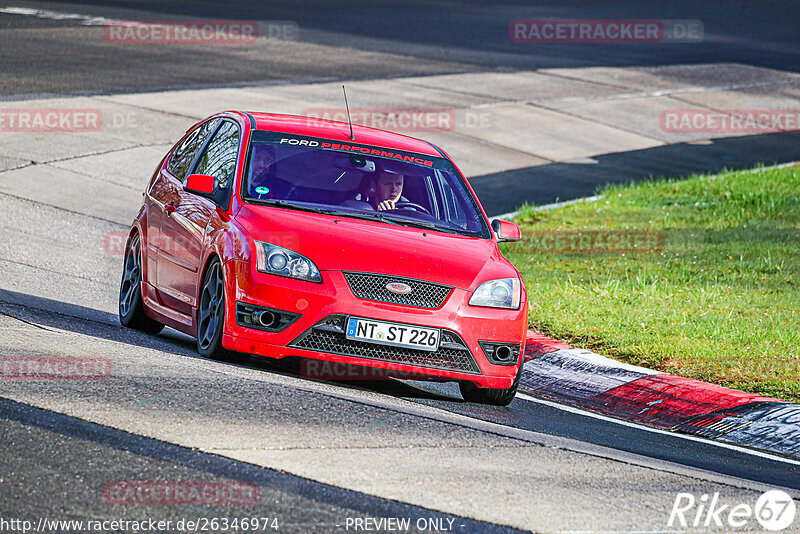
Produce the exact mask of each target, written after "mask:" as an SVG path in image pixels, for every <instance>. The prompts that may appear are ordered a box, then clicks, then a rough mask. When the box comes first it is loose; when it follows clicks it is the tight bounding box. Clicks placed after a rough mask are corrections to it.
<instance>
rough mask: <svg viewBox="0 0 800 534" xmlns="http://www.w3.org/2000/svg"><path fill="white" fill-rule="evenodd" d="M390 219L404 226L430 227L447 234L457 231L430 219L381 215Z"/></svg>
mask: <svg viewBox="0 0 800 534" xmlns="http://www.w3.org/2000/svg"><path fill="white" fill-rule="evenodd" d="M383 217H385V218H386V219H388V220H390V221H394V222H396V223H397V224H403V225H406V226H414V227H417V228H430V229H432V230H437V231H439V232H447V233H448V234H457V233H459V232H458V231H456V230H454V229H451V228H443V227H441V226H439V225H438V224H436V223H434V222H430V221H418V220H416V219H406V218H405V217H386V216H385V215H384V216H383Z"/></svg>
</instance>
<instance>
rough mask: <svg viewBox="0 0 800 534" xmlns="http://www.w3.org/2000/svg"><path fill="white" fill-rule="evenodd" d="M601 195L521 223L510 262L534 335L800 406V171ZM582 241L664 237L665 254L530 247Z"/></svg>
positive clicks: (523, 217)
mask: <svg viewBox="0 0 800 534" xmlns="http://www.w3.org/2000/svg"><path fill="white" fill-rule="evenodd" d="M599 194H601V195H603V197H602V198H601V199H600V200H597V201H595V202H590V203H581V204H575V205H572V206H567V207H564V208H561V209H557V210H552V211H545V212H535V211H534V210H533V209H532V208H531V207H530V206H525V207H524V208H523V209H522V210H521V211H520V215H519V216H518V217H517V222H518V223H519V224H520V225H521V226H522V232H523V240H525V239H526V236H528V241H527V242H526V241H523V242H521V243H519V244H507V245H503V250H504V252H505V254H506V255H507V256H508V258H509V259H510V260H511V261H513V262H514V264H515V265H516V266H517V268H518V269H519V270H520V271H521V272H522V274H523V276H524V278H525V284H526V287H527V289H528V299H529V302H530V322H531V328H533V329H535V330H538V331H540V332H542V333H545V334H548V335H550V336H552V337H555V338H557V339H562V340H565V341H567V342H570V343H573V344H575V345H578V346H581V347H585V348H589V349H592V350H594V351H596V352H599V353H601V354H604V355H607V356H610V357H612V358H616V359H618V360H621V361H625V362H629V363H633V364H637V365H643V366H646V367H650V368H653V369H657V370H659V371H664V372H668V373H674V374H679V375H682V376H686V377H691V378H696V379H699V380H704V381H708V382H713V383H716V384H720V385H723V386H727V387H732V388H736V389H742V390H745V391H750V392H753V393H759V394H762V395H766V396H774V397H778V398H782V399H787V400H794V401H800V287H798V286H800V167H788V168H783V169H763V168H760V169H756V170H754V171H750V172H747V171H742V172H725V173H722V174H719V175H713V176H692V177H689V178H687V179H684V180H672V181H667V180H653V181H648V182H645V183H639V184H636V185H625V186H612V187H607V188H604V189H602V190H600V191H599ZM579 231H581V232H585V231H589V232H590V233H591V232H592V231H594V232H595V235H597V234H596V232H604V233H605V232H609V234H608V235H611V234H613V233H615V232H621V231H624V232H640V231H651V232H658V234H657V235H660V236H662V237H663V245H661V246H658V247H656V249H655V250H652V249H651V250H649V251H645V250H641V251H635V252H627V253H620V252H617V253H607V252H604V251H601V252H600V253H592V254H588V253H555V252H554V253H543V252H542V249H541V247H540V246H539V245H537V243H542V242H541V241H534V242H532V241H530V239H531V238H532V237H537V236H538V237H541V236H542V235H557V234H558V233H562V235H563V234H565V233H566V235H572V234H573V233H574V232H579ZM601 235H606V234H601ZM606 251H607V249H606ZM579 252H580V251H579Z"/></svg>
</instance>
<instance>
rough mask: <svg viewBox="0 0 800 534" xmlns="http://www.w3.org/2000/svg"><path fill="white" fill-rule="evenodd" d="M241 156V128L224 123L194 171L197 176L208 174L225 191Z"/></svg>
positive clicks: (227, 122)
mask: <svg viewBox="0 0 800 534" xmlns="http://www.w3.org/2000/svg"><path fill="white" fill-rule="evenodd" d="M238 155H239V127H238V126H237V125H236V124H235V123H233V122H231V121H223V123H222V126H220V128H219V130H218V131H217V133H216V134H215V135H214V138H213V139H211V142H210V143H209V144H208V146H207V147H206V149H205V150H204V151H203V154H202V155H201V156H200V159H199V160H198V162H197V167H196V168H195V170H194V173H195V174H207V175H209V176H213V177H214V178H216V181H217V184H218V186H219V188H220V189H225V188H227V187H228V185H229V184H230V182H231V180H232V179H233V175H234V173H235V172H236V158H237V156H238Z"/></svg>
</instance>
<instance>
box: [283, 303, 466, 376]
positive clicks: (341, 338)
mask: <svg viewBox="0 0 800 534" xmlns="http://www.w3.org/2000/svg"><path fill="white" fill-rule="evenodd" d="M346 318H347V317H346V316H344V315H331V316H329V317H327V318H325V319H323V320H322V321H320V322H319V323H317V324H316V325H314V326H313V327H311V328H309V329H308V330H306V331H305V332H304V333H302V334H301V335H300V336H299V337H298V338H297V339H295V340H294V341H292V342H291V343H290V344H289V346H290V347H293V348H298V349H308V350H315V351H318V352H327V353H330V354H340V355H342V356H357V357H359V358H369V359H372V360H381V361H384V362H393V363H402V364H406V365H415V366H417V367H427V368H431V369H444V370H447V371H458V372H461V373H470V374H477V375H479V374H481V371H480V368H479V367H478V364H477V363H475V359H474V358H473V357H472V354H471V353H470V351H469V349H468V348H467V346H466V344H465V343H464V340H462V339H461V337H460V336H459V335H458V334H456V333H455V332H453V331H451V330H445V329H442V333H441V338H440V341H439V349H438V350H436V351H424V350H414V349H407V348H403V347H392V346H389V345H378V344H376V343H367V342H364V341H355V340H352V339H347V337H346V336H345V334H344V329H345V320H346Z"/></svg>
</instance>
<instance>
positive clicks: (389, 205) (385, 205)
mask: <svg viewBox="0 0 800 534" xmlns="http://www.w3.org/2000/svg"><path fill="white" fill-rule="evenodd" d="M393 209H394V200H384V201H383V202H381V203H380V204H378V211H385V210H393Z"/></svg>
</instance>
